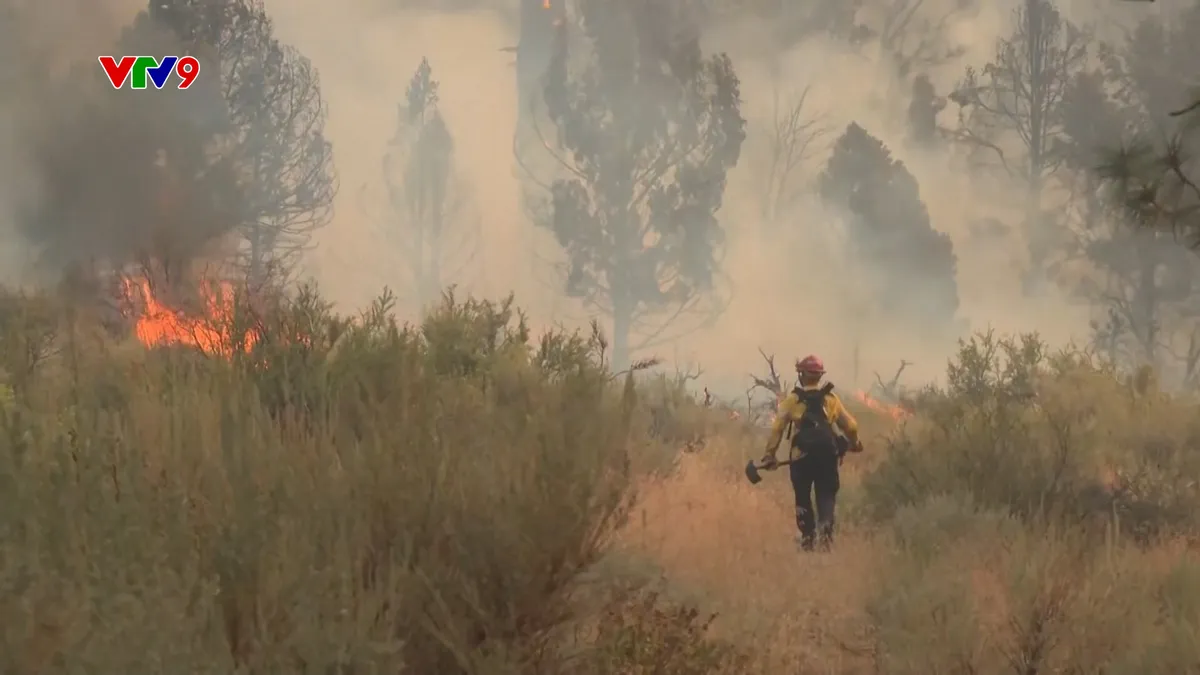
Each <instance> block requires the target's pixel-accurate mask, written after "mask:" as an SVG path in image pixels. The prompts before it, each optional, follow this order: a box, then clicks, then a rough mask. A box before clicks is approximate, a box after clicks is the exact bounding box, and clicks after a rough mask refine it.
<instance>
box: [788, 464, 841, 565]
mask: <svg viewBox="0 0 1200 675" xmlns="http://www.w3.org/2000/svg"><path fill="white" fill-rule="evenodd" d="M790 469H791V476H792V489H793V490H795V491H796V527H797V528H799V530H800V541H801V544H802V545H803V546H804V548H805V549H806V550H812V548H813V544H814V540H815V539H816V537H817V535H818V534H819V536H820V543H821V547H822V548H828V547H829V546H830V545H831V544H832V543H833V522H834V521H833V511H834V509H835V508H836V506H837V493H838V489H839V488H840V487H841V485H842V481H841V476H840V475H839V472H838V458H837V455H836V454H835V453H832V452H829V453H824V452H822V453H812V454H809V455H807V456H805V457H803V458H801V459H799V460H797V461H795V462H793V463H792V464H791V466H790ZM814 491H815V492H816V493H817V509H816V513H815V514H814V512H813V499H812V493H813V492H814Z"/></svg>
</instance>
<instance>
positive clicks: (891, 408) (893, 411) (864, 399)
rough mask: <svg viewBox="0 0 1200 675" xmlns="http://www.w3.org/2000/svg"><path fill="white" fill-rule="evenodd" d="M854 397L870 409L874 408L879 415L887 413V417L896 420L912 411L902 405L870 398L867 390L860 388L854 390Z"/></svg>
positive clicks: (908, 415) (903, 417) (909, 414)
mask: <svg viewBox="0 0 1200 675" xmlns="http://www.w3.org/2000/svg"><path fill="white" fill-rule="evenodd" d="M854 398H855V399H856V400H857V401H858V402H859V403H862V404H863V405H865V406H867V407H868V408H870V409H871V410H874V411H875V412H877V413H879V414H881V415H887V416H888V417H891V418H892V419H894V420H896V421H899V420H902V419H905V418H907V417H911V416H912V413H910V412H909V411H907V410H905V409H904V408H903V407H901V406H898V405H892V404H890V403H884V402H883V401H880V400H878V399H875V398H872V397H871V395H870V394H868V393H867V392H865V391H863V390H861V389H859V390H858V391H856V392H854Z"/></svg>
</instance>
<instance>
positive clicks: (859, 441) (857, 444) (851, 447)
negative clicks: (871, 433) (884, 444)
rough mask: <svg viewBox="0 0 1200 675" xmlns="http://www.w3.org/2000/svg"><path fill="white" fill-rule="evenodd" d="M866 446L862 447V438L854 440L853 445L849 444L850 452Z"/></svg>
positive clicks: (859, 450)
mask: <svg viewBox="0 0 1200 675" xmlns="http://www.w3.org/2000/svg"><path fill="white" fill-rule="evenodd" d="M865 449H866V448H864V447H863V442H862V439H859V440H857V441H854V445H852V446H850V452H862V451H863V450H865Z"/></svg>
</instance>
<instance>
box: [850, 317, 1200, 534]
mask: <svg viewBox="0 0 1200 675" xmlns="http://www.w3.org/2000/svg"><path fill="white" fill-rule="evenodd" d="M1145 376H1146V373H1144V372H1143V373H1139V374H1138V376H1136V377H1133V378H1121V377H1118V376H1117V374H1116V373H1114V372H1112V371H1111V370H1110V369H1108V368H1105V367H1103V366H1101V365H1098V364H1097V363H1095V362H1094V361H1093V360H1092V359H1091V358H1090V357H1089V356H1088V355H1087V354H1086V353H1083V352H1080V351H1077V350H1068V351H1063V352H1059V353H1050V351H1049V350H1048V349H1047V347H1046V345H1045V344H1044V343H1043V342H1041V341H1040V340H1039V339H1038V338H1037V337H1036V336H1033V335H1026V336H1022V337H1018V338H997V337H996V336H994V335H992V334H983V335H977V336H975V337H973V338H972V339H970V340H968V341H965V342H963V343H962V344H961V348H960V350H959V354H958V356H957V358H956V359H954V360H953V361H952V362H951V364H950V366H949V368H948V371H947V384H946V385H945V387H942V388H933V389H929V390H927V391H926V392H925V393H924V394H923V395H922V396H921V397H920V400H919V403H918V405H919V408H920V413H921V414H920V415H918V416H917V417H916V418H915V419H914V420H912V421H911V422H910V423H908V424H907V425H906V426H905V427H904V428H902V429H900V430H899V431H898V432H897V433H896V434H895V436H894V437H893V438H892V440H891V442H890V444H889V447H888V448H887V450H886V453H885V455H886V456H885V458H884V459H883V461H882V462H881V463H880V464H879V466H878V467H877V468H876V469H875V470H874V471H873V472H872V473H871V474H870V475H868V476H867V477H866V478H865V479H864V485H863V487H864V494H863V505H864V508H865V511H866V515H867V516H868V517H869V518H870V520H872V521H874V522H883V521H886V520H890V519H891V518H893V517H894V516H895V515H896V513H897V512H898V511H899V510H900V509H903V508H905V507H910V506H916V505H919V504H921V503H923V502H924V501H925V500H926V499H928V498H929V497H930V496H936V495H950V496H956V497H965V498H969V499H971V500H973V502H974V503H975V504H977V505H979V506H981V507H984V508H988V509H997V510H1000V511H1002V512H1005V513H1008V514H1012V515H1014V516H1016V517H1019V518H1021V519H1023V520H1025V521H1026V522H1033V521H1045V520H1047V519H1049V520H1054V521H1055V522H1059V523H1063V524H1067V525H1075V524H1088V525H1096V526H1097V527H1098V528H1099V529H1100V530H1102V529H1103V528H1104V527H1107V526H1108V525H1110V524H1111V523H1116V524H1117V525H1118V526H1119V528H1120V529H1121V530H1122V531H1123V532H1127V533H1131V534H1133V535H1136V536H1137V537H1138V538H1140V539H1143V540H1147V539H1149V538H1151V537H1154V536H1158V535H1169V534H1184V533H1194V532H1200V529H1198V528H1200V483H1198V481H1197V477H1198V476H1200V414H1198V413H1200V407H1198V406H1197V405H1196V403H1195V402H1194V401H1192V400H1190V399H1186V398H1178V397H1173V396H1170V395H1167V394H1165V393H1162V392H1160V391H1158V390H1157V389H1156V388H1155V387H1154V384H1153V382H1152V381H1150V379H1152V378H1150V379H1148V378H1146V377H1145Z"/></svg>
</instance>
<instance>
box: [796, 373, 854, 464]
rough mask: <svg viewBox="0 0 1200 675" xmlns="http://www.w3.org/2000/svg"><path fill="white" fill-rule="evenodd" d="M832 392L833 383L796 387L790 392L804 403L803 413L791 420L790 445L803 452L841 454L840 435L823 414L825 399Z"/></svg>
mask: <svg viewBox="0 0 1200 675" xmlns="http://www.w3.org/2000/svg"><path fill="white" fill-rule="evenodd" d="M831 392H833V383H832V382H829V383H826V384H825V386H824V387H821V388H820V389H803V388H801V387H796V388H795V389H793V390H792V393H793V394H795V395H796V398H797V399H799V401H800V402H801V403H803V404H804V414H803V415H802V416H801V417H800V419H798V420H795V421H793V422H792V424H793V432H792V447H794V448H796V449H797V450H799V451H800V452H802V453H804V454H821V453H829V454H831V455H841V454H842V447H841V446H842V445H843V444H842V443H839V442H838V441H839V439H840V438H841V436H840V435H839V434H838V433H836V432H835V431H834V430H833V424H832V423H831V422H830V421H829V418H828V417H827V416H826V415H825V399H826V397H828V396H829V394H830V393H831Z"/></svg>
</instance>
